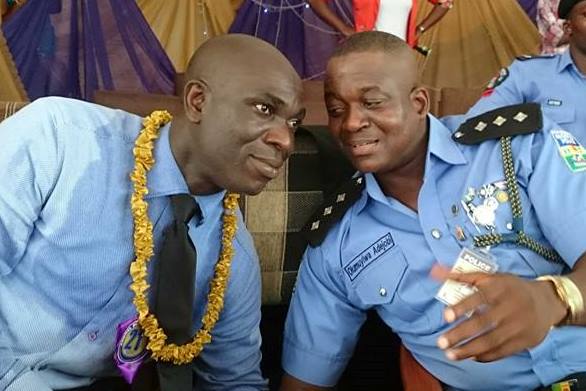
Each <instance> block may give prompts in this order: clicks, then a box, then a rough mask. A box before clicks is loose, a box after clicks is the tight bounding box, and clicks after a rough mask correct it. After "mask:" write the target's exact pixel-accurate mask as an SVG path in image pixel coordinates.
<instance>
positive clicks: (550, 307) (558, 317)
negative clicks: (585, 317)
mask: <svg viewBox="0 0 586 391" xmlns="http://www.w3.org/2000/svg"><path fill="white" fill-rule="evenodd" d="M537 284H539V285H540V286H541V288H542V292H543V293H544V295H545V298H546V299H545V300H543V302H544V303H546V308H547V312H548V313H549V315H550V317H551V320H550V326H551V327H557V326H561V325H563V324H564V323H565V321H566V320H567V319H568V316H569V315H570V308H569V307H568V306H566V304H565V303H564V302H563V301H562V299H561V298H560V296H559V295H558V294H557V291H556V286H555V284H554V283H553V282H552V281H548V280H545V279H541V280H539V279H538V280H537Z"/></svg>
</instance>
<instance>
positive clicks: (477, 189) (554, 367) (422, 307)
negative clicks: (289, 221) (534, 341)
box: [283, 116, 586, 390]
mask: <svg viewBox="0 0 586 391" xmlns="http://www.w3.org/2000/svg"><path fill="white" fill-rule="evenodd" d="M556 127H557V125H555V124H554V123H553V122H551V121H550V120H548V119H544V130H542V131H539V132H537V133H534V134H530V135H527V136H516V137H514V139H513V142H512V147H513V157H514V161H515V170H516V176H517V178H518V181H519V183H520V186H519V192H520V196H521V199H522V202H523V208H524V229H525V232H526V233H528V234H529V235H530V236H532V237H533V238H534V239H536V240H537V241H539V242H540V243H542V244H544V245H546V246H549V247H552V248H555V250H557V251H558V253H559V254H560V255H561V256H562V257H563V259H564V260H565V262H566V264H567V265H566V266H565V267H568V268H571V267H573V265H574V264H575V262H576V261H577V259H578V258H579V257H580V255H581V254H582V253H584V251H586V239H585V238H584V234H583V232H584V231H585V230H586V204H585V203H584V202H583V198H582V197H583V196H582V194H583V192H584V189H586V173H585V172H575V171H577V170H572V169H570V167H569V166H568V164H567V163H566V162H565V161H564V160H563V159H562V157H561V156H560V154H559V150H558V147H557V145H558V143H557V141H556V139H554V138H553V137H552V134H553V131H554V130H557V128H556ZM557 134H558V135H559V133H557ZM566 135H568V133H566ZM424 175H425V177H424V183H423V185H422V188H421V191H420V194H419V203H418V208H419V212H415V211H413V210H411V209H409V208H407V207H406V206H404V205H403V204H402V203H400V202H398V201H397V200H395V199H393V198H392V197H387V196H385V195H384V194H383V192H382V191H381V189H380V187H379V185H378V183H377V181H376V180H375V178H374V176H373V175H372V174H366V175H365V180H366V186H365V189H364V190H363V191H362V194H361V195H360V198H359V199H358V200H357V201H356V202H355V203H354V204H353V205H352V206H351V207H350V209H348V210H347V211H346V213H345V215H344V217H343V218H342V219H341V221H339V222H338V223H336V225H334V226H333V227H331V228H330V229H329V232H328V234H327V236H326V238H325V240H324V241H323V243H322V244H321V245H319V246H317V247H309V248H308V250H307V251H306V253H305V255H304V259H303V262H302V265H301V268H300V274H299V277H298V281H297V286H296V290H295V293H294V296H293V299H292V303H291V306H290V310H289V314H288V318H287V322H286V328H285V342H284V352H283V367H284V369H285V371H286V372H287V373H289V374H291V375H293V376H295V377H297V378H299V379H301V380H303V381H305V382H308V383H312V384H316V385H320V386H332V385H334V384H335V383H336V382H337V380H338V378H339V376H340V375H341V373H342V371H343V370H344V368H345V366H346V364H347V362H348V360H349V359H350V357H351V356H352V353H353V349H354V346H355V344H356V341H357V338H358V333H359V330H360V327H361V325H362V323H363V322H364V320H365V311H366V310H368V309H375V310H376V311H377V312H378V314H379V316H380V317H381V318H382V319H383V320H384V322H385V323H386V324H387V325H388V326H389V327H391V328H392V329H393V330H394V331H395V332H396V333H397V334H398V335H399V336H400V337H401V339H402V341H403V343H404V344H405V346H406V347H407V348H408V349H409V350H410V351H411V352H412V353H413V355H414V357H415V358H416V359H417V360H418V361H419V362H420V363H422V364H423V365H424V367H425V368H427V370H429V371H430V372H431V373H432V374H433V375H434V376H435V377H436V378H438V379H439V380H440V381H442V382H443V383H445V384H447V385H450V386H451V387H453V388H454V389H468V390H470V389H473V390H500V389H508V390H528V389H534V388H536V387H539V386H540V385H542V384H543V385H546V384H551V383H552V382H554V381H556V380H558V379H560V378H563V377H564V376H566V375H568V374H570V373H573V372H576V371H585V370H586V354H584V352H586V328H583V327H561V328H556V329H553V330H552V331H551V332H550V333H549V334H548V336H547V337H546V338H545V340H544V341H543V342H542V343H541V344H540V345H538V346H536V347H535V348H533V349H530V350H528V351H523V352H521V353H519V354H516V355H514V356H511V357H508V358H506V359H502V360H498V361H494V362H490V363H479V362H476V361H472V360H463V361H450V360H448V359H447V358H446V357H445V355H444V352H443V351H441V350H440V349H439V348H438V347H437V345H436V343H437V339H438V337H439V336H440V335H442V334H443V333H445V332H446V331H447V330H449V329H450V328H451V327H452V326H451V325H449V324H446V322H445V321H444V318H443V310H444V309H445V305H444V304H442V303H440V302H439V301H438V300H436V299H435V298H434V296H435V295H436V293H437V292H438V290H439V288H440V286H441V283H440V282H438V281H436V280H434V279H433V278H431V277H430V275H429V274H430V270H431V268H432V266H433V265H434V264H435V263H436V262H439V263H440V264H443V265H445V266H447V267H451V266H452V265H453V263H454V262H455V260H456V259H457V257H458V254H459V252H460V251H461V249H462V248H463V247H472V237H473V236H474V235H477V234H479V233H487V229H488V228H487V227H484V226H480V225H479V224H477V223H476V224H475V223H474V222H473V220H472V219H470V218H469V217H468V214H467V213H466V212H465V211H464V210H463V209H464V208H463V205H464V204H463V202H462V201H463V200H464V199H466V200H467V202H468V201H469V202H468V207H472V206H474V205H476V206H478V205H480V204H482V203H483V202H485V201H486V198H487V197H484V196H482V195H481V191H482V189H485V190H487V189H493V193H495V191H499V190H503V181H504V174H503V164H502V158H501V152H500V143H499V142H498V140H489V141H485V142H483V143H482V144H480V145H473V146H464V145H461V144H456V143H455V142H453V141H452V140H451V138H450V131H449V130H448V128H446V127H445V126H444V125H443V124H442V123H441V122H440V121H439V120H437V119H435V118H433V117H431V116H430V136H429V148H428V153H427V162H426V166H425V174H424ZM470 189H473V191H474V193H475V194H476V195H477V196H475V197H474V198H473V199H472V200H470V197H468V198H466V197H467V196H469V195H470V192H471V191H472V190H470ZM495 194H496V193H495ZM497 198H498V200H499V201H498V205H497V206H496V209H495V211H494V213H495V221H494V226H495V227H494V228H495V229H496V231H497V232H503V233H505V232H507V230H508V229H509V228H510V227H511V225H510V223H511V221H512V212H511V207H510V204H509V201H508V199H507V197H505V196H504V195H503V194H500V196H498V197H497ZM491 253H492V255H493V256H494V257H495V259H496V262H497V263H498V267H499V271H500V272H502V273H513V274H516V275H519V276H521V277H523V278H527V279H534V278H535V277H537V276H540V275H544V274H559V273H560V272H561V271H562V269H563V268H564V266H562V265H560V264H555V263H552V262H550V261H547V260H545V259H544V258H542V257H540V256H538V255H537V254H535V253H533V252H532V251H530V250H528V249H525V248H522V247H519V246H517V245H512V244H501V245H499V246H494V247H492V249H491Z"/></svg>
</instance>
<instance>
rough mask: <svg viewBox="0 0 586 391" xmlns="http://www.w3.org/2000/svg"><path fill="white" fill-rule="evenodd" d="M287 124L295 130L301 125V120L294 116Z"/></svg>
mask: <svg viewBox="0 0 586 391" xmlns="http://www.w3.org/2000/svg"><path fill="white" fill-rule="evenodd" d="M287 125H288V126H289V127H290V128H291V129H293V130H295V129H297V128H298V127H299V126H301V120H300V119H299V118H292V119H290V120H287Z"/></svg>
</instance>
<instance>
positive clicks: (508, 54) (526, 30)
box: [418, 0, 540, 88]
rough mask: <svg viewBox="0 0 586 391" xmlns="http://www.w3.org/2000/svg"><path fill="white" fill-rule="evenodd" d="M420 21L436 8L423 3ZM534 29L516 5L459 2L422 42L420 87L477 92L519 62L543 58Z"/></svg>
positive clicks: (503, 0) (494, 0) (498, 0)
mask: <svg viewBox="0 0 586 391" xmlns="http://www.w3.org/2000/svg"><path fill="white" fill-rule="evenodd" d="M419 6H420V12H419V17H420V18H421V17H423V16H425V15H427V14H428V13H429V11H430V9H431V7H432V6H433V5H431V4H430V3H428V1H427V0H419ZM539 43H540V37H539V32H538V31H537V28H536V27H535V25H534V24H533V23H532V22H531V21H530V19H529V17H528V16H527V14H525V12H524V11H523V9H522V8H521V6H520V5H519V4H518V3H517V1H516V0H455V1H454V6H453V8H452V9H451V10H450V11H449V12H448V14H447V15H446V16H445V17H444V18H443V19H442V20H441V21H440V22H439V23H438V24H437V25H435V26H434V27H433V28H432V29H430V31H428V32H427V33H425V34H423V35H422V36H421V39H420V41H419V44H420V45H422V46H427V47H429V48H431V53H430V54H429V55H428V56H427V57H424V56H419V55H418V61H419V65H420V69H421V70H422V82H423V83H424V84H426V85H429V86H432V87H435V88H442V87H454V88H478V87H482V86H484V85H486V83H487V82H488V81H489V80H490V79H491V78H492V77H494V76H495V75H496V73H497V72H498V71H499V70H500V69H501V68H503V67H506V66H508V65H509V64H510V63H511V62H512V61H513V60H514V59H515V57H517V56H520V55H523V54H537V53H539Z"/></svg>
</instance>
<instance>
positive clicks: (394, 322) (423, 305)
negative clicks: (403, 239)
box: [354, 247, 434, 334]
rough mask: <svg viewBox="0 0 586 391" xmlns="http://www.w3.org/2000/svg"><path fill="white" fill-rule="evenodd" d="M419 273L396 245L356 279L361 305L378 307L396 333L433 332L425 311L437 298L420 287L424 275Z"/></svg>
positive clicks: (385, 320) (357, 294)
mask: <svg viewBox="0 0 586 391" xmlns="http://www.w3.org/2000/svg"><path fill="white" fill-rule="evenodd" d="M415 274H416V273H414V272H412V271H411V270H410V269H409V265H408V264H407V261H406V259H405V256H404V254H403V252H402V251H401V250H400V249H399V248H398V247H395V248H394V249H393V250H392V251H390V252H389V253H387V254H385V255H384V256H383V257H381V259H380V260H379V261H378V262H377V263H376V264H375V265H372V267H370V268H369V269H368V270H366V271H364V273H363V275H362V276H361V278H360V279H358V280H357V281H356V283H355V286H354V290H355V292H356V296H357V299H358V301H359V303H360V306H361V307H363V308H366V309H370V308H374V309H375V310H376V312H377V313H378V315H379V316H380V317H381V319H382V320H383V321H384V322H385V323H386V324H387V325H389V326H390V327H391V328H392V329H393V331H394V332H396V333H399V334H400V333H413V334H428V333H430V332H431V323H430V321H429V317H428V316H427V314H426V312H425V311H426V310H428V309H429V307H430V305H431V304H432V303H431V302H433V301H434V299H433V297H429V295H426V293H425V292H426V290H424V289H423V287H421V286H420V283H421V281H422V280H421V279H422V278H424V276H420V277H421V278H420V277H419V276H415Z"/></svg>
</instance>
